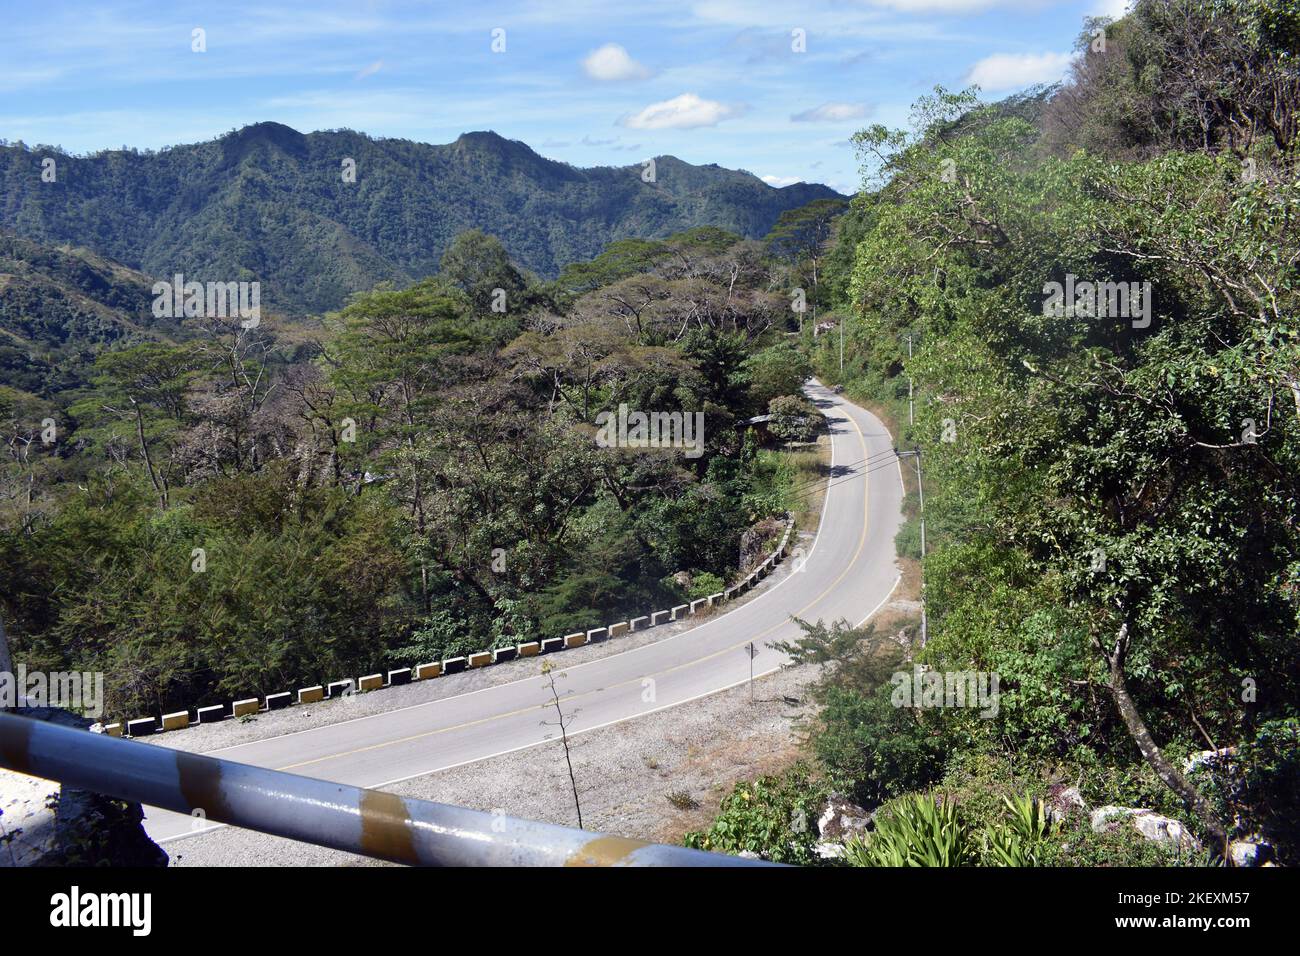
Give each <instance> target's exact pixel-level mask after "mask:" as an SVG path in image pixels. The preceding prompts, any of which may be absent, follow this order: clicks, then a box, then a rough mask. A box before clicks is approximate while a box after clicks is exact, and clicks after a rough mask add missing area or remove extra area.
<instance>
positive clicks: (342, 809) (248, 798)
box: [0, 713, 772, 866]
mask: <svg viewBox="0 0 1300 956" xmlns="http://www.w3.org/2000/svg"><path fill="white" fill-rule="evenodd" d="M0 767H5V768H8V769H9V770H16V771H18V772H19V773H25V774H30V775H32V776H36V777H44V778H46V779H49V780H58V781H60V782H61V783H64V784H67V785H69V786H73V787H77V788H80V789H82V790H92V791H95V792H98V793H104V794H108V795H109V796H113V797H117V798H118V799H122V800H133V801H136V802H139V803H142V804H146V805H148V806H153V807H162V808H164V809H167V810H173V811H175V812H177V813H184V814H190V815H195V816H201V818H202V819H204V820H208V821H217V822H220V823H228V824H231V825H233V826H237V827H244V828H246V829H249V830H259V831H261V832H262V833H270V834H274V835H275V836H281V837H288V838H289V839H291V840H300V841H303V842H305V843H314V844H316V845H318V846H325V847H331V848H333V849H336V850H347V851H349V852H352V853H361V854H364V855H366V856H372V857H378V858H380V859H384V860H391V861H393V862H396V863H406V864H412V865H417V866H769V865H772V864H767V863H764V862H762V861H759V860H748V859H744V858H741V857H734V856H725V855H722V854H718V853H705V852H703V851H700V850H689V849H686V848H685V847H675V846H666V845H662V844H655V843H645V842H642V841H640V840H631V839H627V838H625V837H618V836H610V835H608V834H603V833H592V832H589V831H586V830H575V829H572V828H569V827H561V826H555V825H553V824H549V823H538V822H536V821H534V820H521V819H518V818H515V817H506V816H502V815H498V814H492V813H483V812H481V811H478V810H469V809H466V808H464V807H456V806H450V805H447V804H443V803H431V802H429V801H427V800H415V799H408V798H405V797H399V796H397V795H396V794H391V793H385V792H383V791H380V790H366V789H363V788H361V787H351V786H347V785H346V784H341V783H330V782H328V781H326V780H317V779H315V778H313V777H301V776H298V775H297V774H291V773H284V772H282V771H279V770H267V769H265V768H263V767H252V766H249V765H247V764H241V763H234V762H233V761H229V760H219V759H217V758H215V757H205V756H203V755H201V754H192V753H187V752H185V751H181V750H171V749H169V748H166V747H157V746H150V745H149V744H143V743H138V742H136V741H131V740H119V739H117V738H113V737H108V736H106V735H103V734H93V733H89V732H88V731H84V730H75V729H73V728H70V727H62V726H59V725H57V724H50V723H46V722H44V721H40V720H33V719H31V718H28V717H20V716H16V715H14V714H4V713H0Z"/></svg>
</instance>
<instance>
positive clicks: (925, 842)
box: [845, 794, 980, 866]
mask: <svg viewBox="0 0 1300 956" xmlns="http://www.w3.org/2000/svg"><path fill="white" fill-rule="evenodd" d="M845 849H846V852H845V859H846V860H847V861H848V862H849V863H850V864H851V865H853V866H974V865H975V864H977V863H978V862H979V859H980V848H979V842H978V841H977V840H976V839H974V838H973V836H972V834H971V832H970V829H969V827H968V826H967V824H966V822H965V821H964V820H963V819H962V817H961V813H960V811H959V810H958V808H957V805H956V804H955V803H953V802H950V801H949V802H945V801H941V800H938V799H936V798H934V797H932V796H928V795H925V794H909V795H907V796H905V797H902V798H900V799H899V800H897V801H895V802H894V803H892V804H890V805H889V807H888V808H886V809H885V810H884V811H882V812H881V813H880V814H879V815H878V816H877V817H876V827H875V829H874V830H873V831H872V832H871V834H870V835H869V836H868V837H866V838H865V839H856V840H851V841H850V842H849V843H848V845H847V846H846V848H845Z"/></svg>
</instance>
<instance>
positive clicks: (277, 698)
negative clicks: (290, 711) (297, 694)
mask: <svg viewBox="0 0 1300 956" xmlns="http://www.w3.org/2000/svg"><path fill="white" fill-rule="evenodd" d="M292 703H293V695H292V694H290V693H289V692H288V691H287V690H286V691H284V692H283V693H279V694H267V695H266V709H267V710H284V708H286V707H288V706H289V705H290V704H292Z"/></svg>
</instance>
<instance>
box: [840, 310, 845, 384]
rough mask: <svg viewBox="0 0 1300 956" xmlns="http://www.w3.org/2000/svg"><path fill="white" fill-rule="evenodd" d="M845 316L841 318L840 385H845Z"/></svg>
mask: <svg viewBox="0 0 1300 956" xmlns="http://www.w3.org/2000/svg"><path fill="white" fill-rule="evenodd" d="M844 319H845V317H844V316H842V315H841V316H840V384H841V385H843V384H844Z"/></svg>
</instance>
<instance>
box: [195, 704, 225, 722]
mask: <svg viewBox="0 0 1300 956" xmlns="http://www.w3.org/2000/svg"><path fill="white" fill-rule="evenodd" d="M228 716H229V714H227V712H226V705H225V704H210V705H208V706H207V707H200V708H199V709H198V710H197V711H195V712H194V718H195V722H196V723H200V724H215V723H216V722H217V721H219V720H222V719H223V718H225V717H228Z"/></svg>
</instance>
